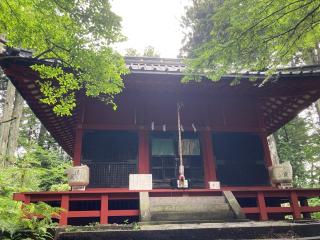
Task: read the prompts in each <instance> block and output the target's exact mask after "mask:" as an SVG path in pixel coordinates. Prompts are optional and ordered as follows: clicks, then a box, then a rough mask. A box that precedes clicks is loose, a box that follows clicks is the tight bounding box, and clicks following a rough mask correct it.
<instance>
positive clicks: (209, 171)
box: [200, 131, 217, 188]
mask: <svg viewBox="0 0 320 240" xmlns="http://www.w3.org/2000/svg"><path fill="white" fill-rule="evenodd" d="M200 135H201V142H202V144H201V145H202V152H203V167H204V169H203V170H204V181H205V186H206V187H207V188H209V184H208V182H209V181H217V173H216V163H215V158H214V155H213V145H212V132H211V131H203V132H201V133H200Z"/></svg>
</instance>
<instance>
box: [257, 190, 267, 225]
mask: <svg viewBox="0 0 320 240" xmlns="http://www.w3.org/2000/svg"><path fill="white" fill-rule="evenodd" d="M258 207H259V211H260V220H262V221H267V220H268V213H267V207H266V202H265V199H264V193H263V192H258Z"/></svg>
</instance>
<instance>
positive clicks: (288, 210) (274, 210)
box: [267, 207, 292, 213]
mask: <svg viewBox="0 0 320 240" xmlns="http://www.w3.org/2000/svg"><path fill="white" fill-rule="evenodd" d="M267 212H268V213H291V212H292V208H291V207H267Z"/></svg>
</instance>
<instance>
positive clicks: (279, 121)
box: [0, 49, 320, 155]
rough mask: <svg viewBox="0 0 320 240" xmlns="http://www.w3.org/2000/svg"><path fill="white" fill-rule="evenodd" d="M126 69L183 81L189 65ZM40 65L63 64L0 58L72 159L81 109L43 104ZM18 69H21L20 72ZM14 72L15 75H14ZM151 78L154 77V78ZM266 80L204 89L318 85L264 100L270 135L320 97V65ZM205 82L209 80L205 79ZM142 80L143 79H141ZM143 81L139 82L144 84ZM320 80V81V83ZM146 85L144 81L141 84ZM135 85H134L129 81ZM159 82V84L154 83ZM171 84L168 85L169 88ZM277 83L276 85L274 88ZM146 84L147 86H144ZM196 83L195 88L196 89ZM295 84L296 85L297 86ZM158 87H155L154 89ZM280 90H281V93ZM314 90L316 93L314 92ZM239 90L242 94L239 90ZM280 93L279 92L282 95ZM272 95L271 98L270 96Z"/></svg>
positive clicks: (134, 63) (144, 61)
mask: <svg viewBox="0 0 320 240" xmlns="http://www.w3.org/2000/svg"><path fill="white" fill-rule="evenodd" d="M125 60H126V65H127V67H128V68H129V69H130V71H131V74H129V75H127V76H125V79H127V78H130V77H133V76H136V78H140V77H141V76H143V75H146V74H148V76H151V75H152V76H153V77H152V80H155V79H156V78H158V79H160V78H161V79H163V78H162V77H161V76H166V75H169V76H168V78H169V77H170V79H176V80H177V79H181V78H182V77H183V75H184V74H185V73H184V70H185V68H186V67H185V65H184V63H183V60H182V59H168V58H166V59H164V58H145V57H143V58H141V57H126V58H125ZM36 63H43V64H50V65H51V64H59V62H57V61H53V60H39V59H35V58H32V54H31V52H29V51H24V50H17V49H13V50H12V49H11V50H10V51H6V52H5V53H2V55H1V54H0V66H3V67H4V68H7V69H8V71H9V72H10V78H11V80H12V82H13V83H14V84H15V86H16V87H17V88H18V89H19V91H20V93H21V95H22V96H23V97H24V99H25V100H26V101H27V103H28V104H29V106H30V107H31V109H32V110H33V111H34V112H35V114H36V116H37V117H38V118H39V119H40V121H42V123H43V124H44V126H45V127H46V128H47V129H48V131H49V132H50V133H51V134H52V136H53V137H54V138H55V139H56V141H57V142H58V143H59V144H60V145H61V146H62V147H63V148H64V150H65V151H66V152H67V153H69V154H70V155H72V154H73V146H74V139H75V131H74V129H75V128H76V124H77V120H78V117H79V112H80V109H79V108H78V107H77V108H76V109H75V111H74V114H73V116H72V117H69V118H61V117H57V116H56V115H55V114H54V113H53V111H52V107H50V106H48V105H45V104H42V103H40V101H39V99H40V97H41V93H40V91H39V87H38V86H36V84H35V83H34V79H37V78H38V75H37V73H35V72H33V71H32V70H31V69H30V68H29V66H30V65H32V64H36ZM8 66H15V67H16V68H14V69H10V67H8ZM17 66H18V67H19V66H20V68H17ZM12 71H13V72H12ZM150 74H151V75H150ZM239 76H241V79H244V80H245V79H247V80H248V78H252V77H255V78H257V79H258V81H257V82H255V83H250V82H249V81H243V82H241V84H240V85H239V87H233V88H232V87H230V85H229V84H230V82H231V81H232V79H234V78H239ZM265 77H266V73H265V72H245V73H241V74H237V73H234V74H228V75H224V76H223V77H222V80H223V81H219V82H215V83H212V82H211V81H208V79H205V80H206V81H204V83H203V84H200V85H197V86H199V87H197V88H199V89H200V88H201V87H200V86H202V85H203V89H205V90H208V91H211V90H214V89H216V90H217V91H216V92H222V91H225V90H226V89H227V90H230V91H231V92H233V91H234V92H235V91H239V92H240V93H245V94H246V93H248V92H250V91H251V92H253V91H254V92H255V93H256V94H260V93H262V92H264V93H265V92H267V91H273V90H274V89H278V90H279V91H280V90H281V91H280V92H285V91H287V89H286V85H285V84H287V82H286V83H285V84H284V83H281V82H282V81H280V82H278V80H279V79H280V80H290V82H292V83H293V82H294V83H293V84H289V85H292V86H290V87H293V89H294V91H293V92H297V91H298V90H299V86H300V85H297V81H292V80H295V79H296V80H298V81H301V80H306V79H309V80H308V81H303V82H301V86H302V85H303V84H304V83H305V84H307V83H308V84H309V83H310V81H312V82H314V80H317V81H316V84H313V85H314V86H315V87H313V85H312V86H311V85H310V86H308V88H305V89H306V90H305V92H304V93H301V94H300V95H299V96H295V97H291V99H288V98H283V97H282V98H278V99H277V98H274V97H273V96H267V95H265V96H264V97H263V101H264V103H263V104H262V105H261V111H262V112H263V115H264V117H265V119H266V120H265V121H266V124H267V125H268V127H267V128H266V129H265V131H266V132H267V133H272V132H273V131H275V130H276V129H278V128H279V127H281V126H282V125H283V124H284V123H286V122H288V121H289V120H290V119H292V118H293V117H294V116H295V115H296V114H297V112H299V111H300V110H301V109H303V108H304V107H306V106H308V105H310V103H311V102H313V101H315V100H317V99H318V98H319V96H320V66H319V65H310V66H301V67H295V68H286V69H279V70H278V72H277V73H276V74H275V75H274V76H273V77H272V78H271V80H270V82H267V83H266V84H265V86H263V87H262V88H259V87H257V86H258V85H259V83H261V82H262V81H263V80H264V79H265ZM204 78H205V77H204ZM150 79H151V78H149V77H148V78H145V79H144V80H148V81H149V83H150V82H152V81H150ZM140 80H141V79H140ZM140 80H139V81H140ZM318 80H319V81H318ZM141 81H142V80H141ZM128 82H131V84H132V81H128ZM154 82H156V80H155V81H154ZM168 82H170V81H166V84H167V83H168ZM273 83H276V84H273ZM142 84H144V83H142ZM157 84H165V83H164V82H163V81H158V83H157ZM196 84H197V83H194V84H193V85H196ZM294 84H295V85H294ZM150 86H154V85H152V84H151V85H150ZM279 87H280V89H279ZM313 88H314V89H313ZM237 89H238V90H237ZM278 90H277V91H278ZM270 95H271V94H270Z"/></svg>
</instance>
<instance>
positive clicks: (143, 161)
mask: <svg viewBox="0 0 320 240" xmlns="http://www.w3.org/2000/svg"><path fill="white" fill-rule="evenodd" d="M138 136H139V162H138V173H140V174H148V173H150V163H149V133H148V131H147V130H139V133H138Z"/></svg>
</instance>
